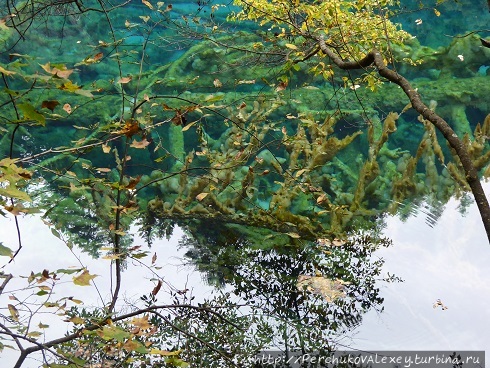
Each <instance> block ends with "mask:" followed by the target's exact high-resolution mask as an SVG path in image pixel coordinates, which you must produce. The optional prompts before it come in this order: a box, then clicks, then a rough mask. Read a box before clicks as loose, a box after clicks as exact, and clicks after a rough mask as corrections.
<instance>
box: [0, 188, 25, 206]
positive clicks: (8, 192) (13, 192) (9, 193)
mask: <svg viewBox="0 0 490 368" xmlns="http://www.w3.org/2000/svg"><path fill="white" fill-rule="evenodd" d="M0 195H2V196H5V197H9V198H17V199H20V200H22V201H27V202H32V199H31V197H29V195H28V194H27V193H26V192H23V191H21V190H19V189H17V188H15V187H13V186H12V185H9V186H8V187H7V188H0Z"/></svg>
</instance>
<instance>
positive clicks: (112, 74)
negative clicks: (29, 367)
mask: <svg viewBox="0 0 490 368" xmlns="http://www.w3.org/2000/svg"><path fill="white" fill-rule="evenodd" d="M87 3H90V4H89V5H86V6H93V7H94V9H98V11H97V12H90V11H89V9H90V8H83V9H78V8H77V5H78V6H82V5H81V3H80V4H79V3H70V2H68V3H66V4H57V5H56V6H55V5H53V4H50V3H49V2H32V1H27V2H25V3H16V7H15V9H17V10H16V11H17V12H18V14H16V17H11V18H9V17H8V14H3V13H2V16H3V15H5V18H2V20H1V21H0V31H1V32H3V33H1V34H0V40H3V39H4V38H5V39H7V37H3V36H1V35H4V33H6V32H8V33H9V35H8V40H7V41H9V42H10V41H11V37H13V36H12V34H13V33H15V32H20V33H21V34H22V35H23V36H24V33H25V36H26V37H27V38H28V39H29V40H30V43H31V44H39V45H45V46H46V47H45V49H46V50H48V51H49V54H47V55H43V54H36V53H35V52H34V50H32V52H31V50H25V47H26V46H25V44H23V43H19V44H18V45H14V44H12V47H14V46H15V48H14V49H13V50H12V52H11V54H10V56H9V57H7V56H6V55H7V54H5V56H3V54H2V56H1V57H2V59H1V61H2V64H1V65H0V73H1V74H2V77H3V78H2V82H3V87H4V93H2V94H1V95H0V110H1V114H0V119H1V120H0V130H1V131H2V134H3V135H2V138H1V139H0V153H1V157H0V205H1V206H2V208H3V209H4V211H2V214H6V212H10V213H11V214H12V215H15V216H17V215H19V214H20V213H25V212H33V211H34V209H40V210H42V212H43V216H42V219H43V220H44V221H45V223H46V224H47V225H48V226H50V228H51V232H52V234H53V236H54V237H56V238H58V239H60V240H61V241H62V242H64V243H65V244H66V246H67V247H68V248H69V249H70V250H71V251H72V252H73V253H74V254H76V252H77V251H78V250H80V249H81V250H83V251H85V252H88V253H90V254H91V255H93V256H94V257H100V262H105V264H106V265H107V268H108V269H110V272H111V275H113V279H111V281H110V283H111V284H110V285H111V295H110V297H109V298H107V297H101V299H102V300H101V305H102V306H99V307H90V306H86V307H81V303H82V302H83V300H82V299H84V298H81V297H74V296H65V295H56V294H55V293H54V289H55V287H57V285H59V284H61V283H69V284H70V285H72V286H73V287H74V290H78V289H83V290H88V289H91V288H92V287H96V286H97V285H98V284H99V283H103V282H104V281H105V279H104V278H103V277H102V276H101V277H97V276H98V275H95V274H94V273H92V272H93V271H91V269H90V268H89V267H87V266H86V265H83V264H82V265H80V264H78V263H77V265H76V266H75V267H72V268H70V265H69V264H67V265H66V266H63V267H62V268H60V269H58V270H57V271H55V272H53V271H49V267H48V266H46V268H45V269H43V270H42V271H36V272H34V271H32V272H31V273H30V274H27V275H25V279H23V280H24V281H26V286H24V287H23V289H22V292H25V293H26V296H25V298H24V297H20V294H18V295H19V297H17V296H16V294H17V293H20V292H17V291H15V290H12V299H10V300H9V302H8V303H7V304H6V306H5V308H4V309H5V314H4V315H3V317H4V322H5V321H6V322H5V324H2V325H0V332H1V335H0V336H2V338H5V340H4V341H12V340H15V342H17V343H18V345H17V346H18V347H19V346H23V344H24V343H26V342H29V343H34V345H33V346H35V347H36V349H37V350H34V351H33V352H35V351H41V350H44V352H43V353H46V354H48V355H49V356H50V358H49V359H48V358H46V359H47V360H46V363H45V366H47V367H48V366H49V367H58V366H59V367H61V366H73V367H76V366H83V365H86V364H88V362H90V364H105V363H107V364H112V362H116V361H117V364H118V366H121V367H134V366H141V367H144V366H153V367H167V366H181V367H185V366H206V367H212V366H233V365H234V364H235V361H241V360H243V361H247V359H250V357H252V356H253V355H254V354H255V353H256V352H257V351H259V350H261V349H263V348H264V347H267V346H270V345H271V344H275V343H278V344H280V345H281V346H289V347H290V348H292V347H294V349H305V350H308V351H310V350H316V349H319V348H322V347H324V346H325V341H328V340H329V339H331V338H332V337H335V336H338V334H341V333H344V332H345V331H347V330H349V329H350V328H353V327H354V326H356V325H358V324H359V323H360V322H361V321H362V315H363V313H365V312H366V311H368V310H369V309H372V308H374V309H377V310H380V309H381V303H382V299H381V298H380V297H379V295H378V292H379V289H378V286H377V281H378V279H380V276H379V275H380V272H381V271H380V270H381V266H382V260H378V261H372V256H373V252H374V251H375V250H376V249H377V248H378V247H380V246H388V245H389V241H387V240H386V239H383V238H380V236H379V233H378V227H380V226H382V219H380V218H378V217H379V216H381V215H382V214H384V213H385V212H387V211H391V212H395V211H396V210H397V209H398V206H399V204H403V203H404V202H407V201H412V200H420V198H421V197H422V196H423V195H427V194H429V195H431V196H433V198H434V201H436V202H437V203H439V202H438V201H440V203H445V201H447V200H448V198H449V197H450V196H451V195H453V194H454V193H455V192H457V191H458V190H459V189H460V188H463V189H465V183H466V182H465V178H464V174H463V171H462V169H461V165H460V164H459V162H458V160H455V159H453V157H452V153H451V152H450V151H449V150H447V149H446V148H445V147H444V146H443V145H441V144H440V143H439V140H438V137H437V134H436V132H435V131H434V128H433V126H432V125H431V124H429V123H428V122H427V121H425V120H424V119H419V121H418V123H416V124H417V125H416V126H415V127H409V128H406V126H407V124H406V122H407V121H411V120H413V121H416V119H417V117H416V116H414V115H413V112H411V111H409V108H410V107H409V106H408V107H405V108H404V107H403V106H399V100H400V99H399V97H398V95H397V92H396V91H393V89H391V86H384V85H383V86H381V85H380V82H381V81H380V80H379V79H378V78H377V77H376V76H375V75H374V74H373V73H372V72H371V71H370V70H366V73H364V74H359V75H355V74H353V75H347V74H341V73H339V72H338V71H337V70H335V71H334V68H333V67H332V65H331V64H329V62H327V61H326V60H325V58H324V55H323V54H321V53H320V52H319V50H318V48H317V46H316V44H317V41H318V39H319V38H320V37H323V38H324V39H325V41H326V42H327V43H328V44H329V46H331V47H333V48H334V49H335V50H336V52H337V54H338V55H339V56H340V57H341V58H349V59H352V58H353V59H360V58H362V57H363V56H364V55H365V54H366V52H368V51H369V50H370V49H371V48H373V47H376V48H378V49H379V50H381V52H383V54H384V55H385V58H386V59H387V60H388V61H392V56H393V55H391V51H390V50H391V49H390V48H391V47H395V46H398V47H399V48H398V52H408V51H414V52H415V51H417V50H405V49H404V48H403V47H401V46H400V45H401V44H402V43H404V42H405V41H406V40H407V38H408V34H407V33H405V32H403V31H401V30H400V29H399V27H398V26H397V25H395V24H393V23H392V22H391V21H390V20H389V17H390V16H391V15H392V14H393V9H394V6H395V5H396V4H395V2H393V1H313V2H301V1H297V2H294V1H293V2H286V1H282V0H280V1H275V2H269V1H263V0H253V1H251V2H246V3H245V2H241V1H237V2H236V5H238V6H241V7H242V9H243V10H242V11H239V12H237V13H234V14H232V15H230V16H229V19H231V20H233V21H242V20H243V21H245V20H246V21H252V23H254V24H255V23H258V25H259V30H258V31H257V32H255V33H252V32H250V29H248V30H247V31H244V32H240V33H238V32H237V33H234V34H233V35H232V36H230V35H229V34H227V33H229V28H227V27H228V26H229V25H227V24H225V23H223V22H224V20H225V17H226V14H224V13H220V11H221V10H222V7H221V6H219V5H213V6H212V7H211V8H210V9H209V10H210V12H209V14H212V15H210V16H209V18H206V17H205V16H204V15H202V14H204V13H201V15H202V17H201V16H196V15H195V14H187V15H185V16H183V15H182V11H180V10H179V11H178V12H177V11H176V9H174V7H173V6H171V5H166V4H163V3H156V4H153V3H152V2H149V1H143V2H142V4H139V6H135V7H134V8H131V13H129V14H128V12H127V11H126V12H124V9H127V8H126V5H125V6H122V7H121V8H119V7H115V8H110V9H108V8H105V7H104V6H103V5H104V4H106V3H105V2H95V1H94V2H91V1H87ZM106 5H107V4H106ZM30 6H32V7H30ZM127 6H129V5H127ZM175 8H177V5H175ZM82 10H87V12H88V13H89V14H91V17H92V16H93V18H89V17H87V18H84V17H83V14H85V12H84V11H82ZM198 10H199V11H200V10H201V9H198ZM2 11H3V10H2ZM133 11H134V12H133ZM133 13H134V14H133ZM33 14H35V15H34V18H30V17H32V16H33ZM63 14H64V15H65V16H62V15H63ZM45 17H47V18H45ZM218 18H219V21H218ZM53 19H54V20H55V21H56V22H55V23H53V24H54V25H56V26H57V28H55V29H56V30H57V31H59V32H60V34H61V35H62V38H61V40H62V41H63V42H61V43H60V44H59V45H60V49H62V51H63V53H62V55H61V56H62V57H61V56H60V55H56V54H55V51H53V50H54V49H55V48H54V47H53V45H54V44H55V43H56V42H55V40H54V39H53V37H54V36H52V35H51V33H49V32H48V31H47V30H46V29H44V28H43V27H42V24H43V22H44V21H47V20H49V21H51V20H53ZM31 20H32V21H33V24H34V25H35V27H36V30H38V32H37V33H31V32H29V29H28V26H27V24H29V23H28V22H27V21H31ZM62 20H67V21H69V22H70V24H71V25H72V26H73V29H77V32H78V33H77V34H76V36H77V39H78V38H79V37H80V38H81V42H80V44H78V43H76V42H75V43H74V44H75V45H78V46H76V47H73V48H72V49H68V48H69V46H67V44H68V42H71V41H73V40H74V36H73V35H64V32H65V31H66V32H69V30H67V29H65V28H64V23H63V22H62ZM17 21H19V23H17ZM78 22H86V23H85V24H84V25H83V26H79V23H78ZM50 24H51V23H50ZM255 25H256V24H255ZM235 26H236V25H233V27H235ZM98 27H100V28H98ZM266 27H268V28H267V29H266ZM82 29H83V30H82ZM85 29H86V30H85ZM5 30H8V31H5ZM87 30H90V31H87ZM4 31H5V32H4ZM14 31H15V32H14ZM108 31H109V32H108ZM44 32H47V33H44ZM50 37H51V38H50ZM46 40H48V41H46ZM196 41H199V42H196ZM45 42H48V44H45ZM135 44H137V45H138V47H135V46H134V45H135ZM68 45H69V44H68ZM140 45H143V46H141V48H140ZM165 45H176V46H175V47H176V48H177V49H178V51H180V49H183V50H184V51H182V53H181V56H180V57H177V56H175V57H174V60H170V59H169V60H167V61H168V63H166V61H165V62H162V61H160V60H159V59H160V58H163V56H162V55H163V54H164V51H163V50H165V49H164V46H165ZM71 46H73V45H71ZM165 47H166V46H165ZM453 47H454V50H453V51H452V52H455V51H456V50H457V47H459V46H453ZM65 48H66V49H65ZM14 51H15V52H14ZM17 51H18V52H17ZM48 51H47V53H48ZM396 51H397V50H394V51H393V52H394V54H395V56H396ZM9 52H10V51H9ZM27 53H29V55H27ZM415 54H417V53H416V52H415V53H414V55H415ZM419 55H421V53H419ZM59 60H62V62H58V61H59ZM469 72H471V69H469ZM458 82H459V81H458ZM357 83H362V84H363V85H365V86H366V87H367V91H366V88H362V89H360V90H357V89H358V87H359V85H358V84H357ZM423 83H424V82H421V84H420V85H421V86H423V87H425V86H426V84H423ZM425 83H426V82H425ZM451 83H452V82H451V81H448V84H447V86H448V87H447V88H446V89H445V90H446V91H447V90H449V91H452V87H451V86H452V84H451ZM454 83H455V82H454ZM428 86H430V85H428ZM449 87H451V88H449ZM427 88H428V87H427ZM483 89H484V87H482V90H483ZM432 93H434V94H437V93H441V95H437V96H441V97H440V98H441V99H442V96H443V95H442V93H443V92H438V91H435V89H434V91H433V92H432ZM482 94H484V93H483V92H482ZM454 98H456V99H457V100H458V101H459V102H461V99H463V98H464V96H461V95H460V96H455V97H454ZM369 99H372V100H369ZM363 101H368V102H370V103H369V106H366V105H367V104H366V105H365V104H363ZM373 101H374V102H373ZM371 102H372V103H371ZM371 105H372V106H371ZM376 105H380V106H381V107H382V108H381V110H385V111H398V113H395V112H388V113H384V112H383V113H380V112H379V111H378V110H377V109H375V108H374V107H373V106H376ZM460 105H461V104H460ZM433 108H434V109H435V106H433ZM459 112H460V115H463V117H466V115H465V111H464V110H459ZM462 120H464V119H462ZM461 124H462V127H461V129H464V131H465V132H466V133H467V136H466V138H465V141H464V144H465V145H466V146H467V147H468V149H469V150H470V152H471V155H472V159H473V160H474V161H475V164H476V165H477V167H478V169H479V170H480V171H481V172H484V173H485V174H488V170H489V169H488V161H489V159H490V153H489V152H490V151H489V149H488V144H487V140H488V136H489V135H490V118H487V119H486V120H485V121H484V122H483V123H482V124H479V125H478V126H476V127H472V128H471V129H470V127H469V123H468V121H463V123H461ZM407 137H410V139H413V141H414V142H415V143H414V145H413V147H407V148H406V149H405V148H403V147H400V146H401V144H400V142H403V141H404V140H406V139H407ZM404 210H405V211H406V212H409V208H408V209H407V208H404ZM135 225H136V226H137V230H138V231H140V232H141V233H142V234H143V235H145V237H146V239H147V242H148V244H147V245H145V246H141V245H134V244H133V239H132V236H131V226H135ZM177 225H178V226H180V227H182V228H184V229H185V231H186V234H187V235H186V237H185V238H184V239H183V240H182V242H181V247H186V248H187V257H188V258H189V260H191V261H192V263H193V264H195V265H196V267H197V268H198V269H199V270H201V271H203V272H204V273H205V274H206V277H207V280H208V281H209V282H211V283H214V284H216V285H218V286H224V285H229V286H231V287H232V288H233V291H234V294H233V296H232V295H231V294H229V293H222V294H220V293H218V295H216V296H215V297H213V298H210V299H209V300H205V301H199V302H196V301H193V297H192V296H191V295H190V293H189V290H175V289H173V288H172V287H171V286H168V285H165V280H164V277H163V276H162V275H161V272H160V270H161V266H159V265H158V262H157V252H154V250H151V249H150V248H149V245H151V242H152V241H153V240H155V239H156V238H159V237H163V236H167V237H169V236H170V235H171V233H172V230H173V229H174V227H175V226H177ZM17 230H19V228H17ZM10 248H11V246H10V245H9V247H7V246H4V245H3V243H2V244H0V255H1V256H6V257H10V258H11V257H14V258H15V252H13V251H12V250H11V249H10ZM18 248H19V251H21V248H22V244H21V242H20V243H19V244H18ZM158 251H159V250H158ZM152 254H153V255H152ZM150 255H152V256H151V257H150ZM130 263H137V264H139V265H141V267H142V268H143V267H145V269H147V270H149V272H151V275H152V282H153V283H154V286H153V290H151V291H146V290H142V291H141V295H139V297H141V299H139V300H136V301H134V300H131V301H128V305H126V306H124V307H122V308H121V304H119V303H120V300H121V296H120V294H119V293H120V290H121V288H122V287H123V284H122V274H123V271H124V268H125V267H126V266H127V265H128V264H130ZM40 268H44V265H43V266H40ZM26 272H27V273H28V271H26ZM1 276H2V277H3V276H5V277H4V278H5V279H6V280H7V281H6V282H5V283H4V284H3V285H2V287H1V289H0V294H1V293H4V294H3V295H5V293H6V292H9V290H8V289H6V291H4V287H5V286H6V285H7V283H8V282H9V280H10V278H8V277H9V276H8V275H4V274H2V275H1ZM10 276H12V275H10ZM16 276H17V275H16ZM125 276H126V275H125ZM136 276H139V275H132V277H136ZM82 286H83V288H82ZM163 290H165V293H166V294H168V295H170V299H171V302H170V303H168V304H167V303H164V302H158V298H160V297H161V295H162V294H163V293H164V291H163ZM83 292H84V291H81V292H80V293H83ZM157 296H158V298H157ZM232 298H236V300H232ZM243 306H245V307H246V308H245V309H243V308H241V307H243ZM126 307H127V308H126ZM53 311H54V312H53ZM40 313H51V314H56V315H58V316H59V317H60V318H62V319H63V321H64V322H65V323H67V324H68V326H69V329H71V331H70V333H69V334H68V335H67V337H65V338H64V339H62V340H53V341H54V342H52V343H47V344H46V343H45V342H44V341H43V343H44V345H41V344H38V343H37V342H39V341H41V340H40V339H41V336H42V335H43V330H46V329H48V328H49V326H48V325H47V324H45V323H42V321H40V322H39V324H37V326H36V325H34V324H32V323H31V322H30V321H31V320H32V319H33V318H35V317H37V316H38V315H39V314H40ZM281 336H283V337H286V336H288V337H290V338H291V339H290V340H286V339H285V338H284V339H283V338H281ZM4 346H5V347H6V346H7V345H6V344H4V343H3V342H0V350H1V349H2V348H3V347H4ZM329 348H330V346H329ZM332 348H333V346H332ZM24 351H25V350H24ZM22 359H25V356H23V355H21V358H19V362H20V364H22V363H23V360H22Z"/></svg>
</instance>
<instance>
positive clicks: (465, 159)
mask: <svg viewBox="0 0 490 368" xmlns="http://www.w3.org/2000/svg"><path fill="white" fill-rule="evenodd" d="M489 1H490V0H489ZM317 40H318V43H319V45H320V49H321V50H322V52H323V53H324V54H325V55H327V56H328V57H329V58H330V59H331V60H332V61H333V62H334V63H335V65H337V66H338V67H339V68H340V69H344V70H352V69H365V68H367V67H369V66H374V67H375V68H376V69H377V70H378V73H379V75H381V76H382V77H384V78H386V79H388V80H389V81H390V82H392V83H395V84H397V85H398V86H400V87H401V88H402V90H403V92H405V94H406V95H407V97H408V98H409V100H410V102H411V104H412V107H413V108H414V109H415V110H416V111H417V112H418V113H419V114H420V115H422V116H423V118H424V119H425V120H427V121H430V122H431V123H432V124H433V125H434V126H435V127H436V128H437V129H438V130H439V131H440V132H441V133H442V135H443V136H444V138H445V139H446V141H447V142H448V143H449V145H450V146H451V148H453V149H454V151H455V152H456V155H457V156H458V158H459V159H460V161H461V165H462V166H463V169H464V171H465V177H466V181H467V182H468V185H469V186H470V188H471V192H472V193H473V196H474V198H475V201H476V204H477V206H478V210H479V211H480V215H481V219H482V221H483V226H484V227H485V231H486V233H487V238H488V241H489V243H490V205H489V203H488V199H487V197H486V195H485V191H484V190H483V187H482V185H481V182H480V179H479V177H478V171H477V170H476V168H475V165H474V164H473V161H472V159H471V157H470V154H469V152H468V149H467V147H466V146H465V145H464V143H463V141H462V140H461V138H459V137H458V135H457V134H456V133H455V131H454V130H453V129H452V128H451V126H450V125H449V124H448V123H447V122H446V121H445V120H444V119H443V118H442V117H440V116H439V115H438V114H436V113H435V112H434V111H432V110H431V109H429V107H428V106H427V105H425V104H424V102H423V101H422V99H421V97H420V95H419V94H418V92H417V91H416V90H415V89H414V88H413V87H412V85H411V84H410V82H409V81H408V80H407V79H406V78H404V77H403V76H402V75H400V74H398V73H397V72H395V71H393V70H391V69H389V68H388V66H387V65H386V64H385V62H384V60H383V56H382V55H381V53H380V52H379V51H378V50H376V49H373V50H371V51H370V52H369V53H368V54H367V55H366V56H365V57H364V58H362V59H361V60H358V61H344V60H342V59H341V58H340V57H339V56H338V55H337V54H336V53H335V52H334V51H333V50H332V49H331V48H329V47H328V46H327V44H326V43H325V40H324V38H323V37H319V38H318V39H317Z"/></svg>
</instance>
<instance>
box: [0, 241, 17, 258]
mask: <svg viewBox="0 0 490 368" xmlns="http://www.w3.org/2000/svg"><path fill="white" fill-rule="evenodd" d="M13 254H14V253H13V252H12V250H11V249H10V248H7V247H6V246H5V245H3V244H2V243H1V242H0V256H4V257H10V258H12V256H13Z"/></svg>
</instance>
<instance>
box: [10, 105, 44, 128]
mask: <svg viewBox="0 0 490 368" xmlns="http://www.w3.org/2000/svg"><path fill="white" fill-rule="evenodd" d="M17 107H18V108H19V110H20V111H22V113H23V114H24V117H25V118H26V119H29V120H34V121H37V122H38V123H39V124H40V125H42V126H45V125H46V118H45V117H44V115H43V114H40V113H39V112H38V111H37V110H36V109H35V108H34V106H32V105H31V104H30V103H27V102H26V103H21V104H18V105H17Z"/></svg>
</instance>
